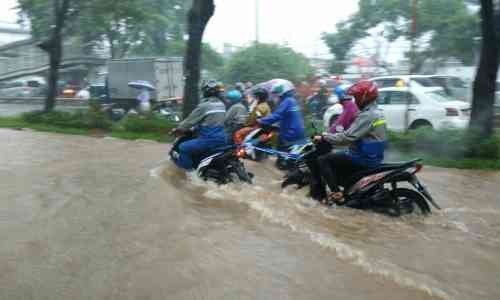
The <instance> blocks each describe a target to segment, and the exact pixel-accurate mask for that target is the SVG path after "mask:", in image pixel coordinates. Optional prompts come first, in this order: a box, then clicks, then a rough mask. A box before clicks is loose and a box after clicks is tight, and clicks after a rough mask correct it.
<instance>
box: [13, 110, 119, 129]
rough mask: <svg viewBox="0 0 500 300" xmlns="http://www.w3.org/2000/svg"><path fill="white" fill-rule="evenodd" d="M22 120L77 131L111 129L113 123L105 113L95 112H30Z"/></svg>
mask: <svg viewBox="0 0 500 300" xmlns="http://www.w3.org/2000/svg"><path fill="white" fill-rule="evenodd" d="M21 118H22V120H23V121H25V122H26V123H31V124H44V125H50V126H57V127H62V128H77V129H104V130H106V129H110V128H111V121H110V120H109V119H108V118H107V117H106V115H105V114H104V113H101V112H95V111H86V110H82V111H77V112H61V111H53V112H49V113H46V112H41V111H35V112H29V113H24V114H23V115H22V116H21Z"/></svg>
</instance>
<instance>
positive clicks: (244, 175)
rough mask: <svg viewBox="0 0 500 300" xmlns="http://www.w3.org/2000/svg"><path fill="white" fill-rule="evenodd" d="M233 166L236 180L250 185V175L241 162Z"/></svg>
mask: <svg viewBox="0 0 500 300" xmlns="http://www.w3.org/2000/svg"><path fill="white" fill-rule="evenodd" d="M232 166H233V168H232V169H233V171H234V172H235V173H236V175H237V176H238V179H239V180H241V181H242V182H246V183H249V184H252V177H253V176H252V174H250V173H248V172H247V170H246V169H245V166H244V165H243V163H242V162H240V161H237V162H233V163H232Z"/></svg>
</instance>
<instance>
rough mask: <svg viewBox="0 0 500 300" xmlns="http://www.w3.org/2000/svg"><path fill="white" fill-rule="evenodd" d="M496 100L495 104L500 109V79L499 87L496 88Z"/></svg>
mask: <svg viewBox="0 0 500 300" xmlns="http://www.w3.org/2000/svg"><path fill="white" fill-rule="evenodd" d="M495 91H496V92H495V95H496V101H495V106H496V107H497V111H498V110H500V81H497V87H496V90H495Z"/></svg>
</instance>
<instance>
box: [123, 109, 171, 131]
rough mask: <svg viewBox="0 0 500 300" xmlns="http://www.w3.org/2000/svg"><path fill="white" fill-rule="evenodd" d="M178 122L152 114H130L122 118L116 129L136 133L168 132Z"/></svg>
mask: <svg viewBox="0 0 500 300" xmlns="http://www.w3.org/2000/svg"><path fill="white" fill-rule="evenodd" d="M175 127H176V124H175V123H173V122H169V121H167V120H165V119H163V118H160V117H156V116H155V115H153V114H151V115H148V116H130V117H127V118H125V119H124V120H122V121H121V122H120V123H119V124H117V126H116V127H115V130H118V131H120V130H121V131H128V132H135V133H162V134H167V133H168V132H170V130H172V129H174V128H175Z"/></svg>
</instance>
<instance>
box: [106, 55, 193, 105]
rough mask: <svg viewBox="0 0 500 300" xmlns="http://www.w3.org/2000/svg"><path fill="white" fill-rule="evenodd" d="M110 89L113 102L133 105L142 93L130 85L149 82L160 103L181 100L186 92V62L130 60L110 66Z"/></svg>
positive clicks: (175, 60) (180, 59) (148, 59)
mask: <svg viewBox="0 0 500 300" xmlns="http://www.w3.org/2000/svg"><path fill="white" fill-rule="evenodd" d="M107 80H108V87H109V94H110V98H111V101H113V102H128V103H130V104H133V102H134V101H135V99H136V98H137V95H138V94H139V91H138V90H136V89H133V88H131V87H129V86H128V83H129V82H130V81H135V80H147V81H149V82H151V83H152V84H153V85H154V86H155V88H156V91H155V92H152V94H151V98H152V99H154V100H156V101H167V100H179V99H182V96H183V92H184V72H183V58H181V57H171V58H126V59H113V60H110V61H109V63H108V74H107Z"/></svg>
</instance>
